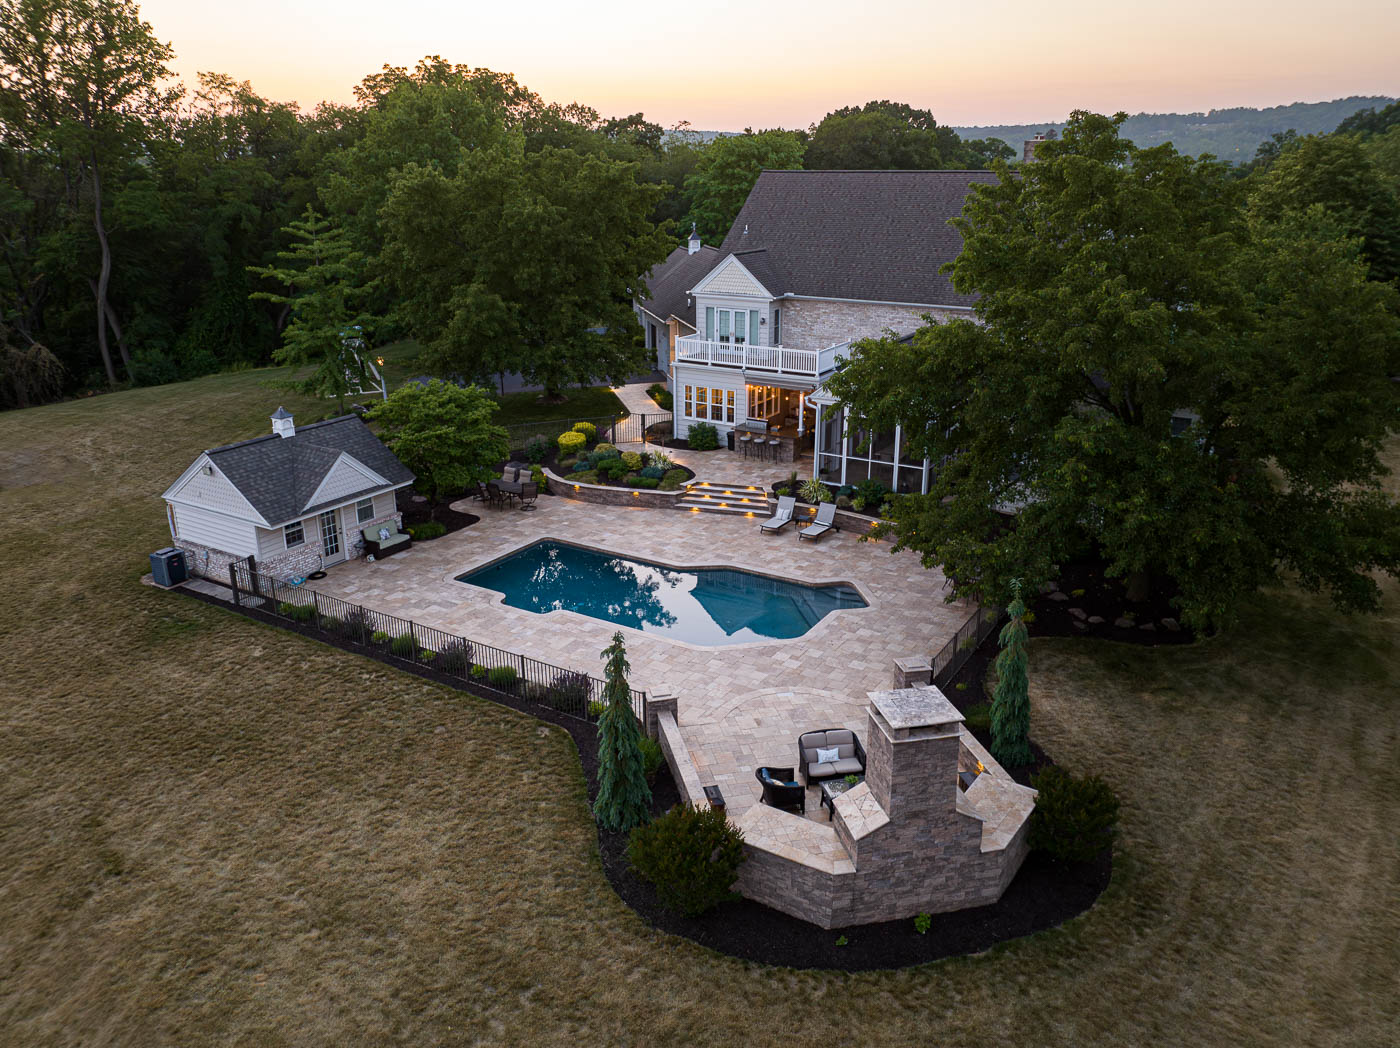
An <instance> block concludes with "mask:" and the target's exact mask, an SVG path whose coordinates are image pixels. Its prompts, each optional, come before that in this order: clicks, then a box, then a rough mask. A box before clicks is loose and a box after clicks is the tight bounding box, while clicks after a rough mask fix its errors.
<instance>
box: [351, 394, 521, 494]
mask: <svg viewBox="0 0 1400 1048" xmlns="http://www.w3.org/2000/svg"><path fill="white" fill-rule="evenodd" d="M498 410H500V407H499V405H498V404H497V403H496V401H495V400H494V399H492V397H491V394H490V393H488V392H487V391H486V390H484V389H481V388H480V387H478V386H466V387H459V386H454V385H453V384H452V383H450V382H443V381H441V380H440V379H433V380H431V381H430V382H428V383H427V384H426V385H419V384H418V383H416V382H410V383H409V384H408V385H406V386H400V387H399V388H398V389H396V390H394V392H393V393H391V394H389V399H388V400H386V401H384V402H383V403H382V404H380V405H379V406H378V407H376V408H375V409H374V410H373V411H371V412H370V414H369V418H370V420H371V421H373V422H375V423H377V424H378V425H379V427H380V439H382V440H383V441H384V443H385V444H387V445H388V446H389V450H391V451H392V452H393V453H394V454H395V455H396V456H398V459H399V461H400V462H402V463H403V464H404V465H405V466H407V467H408V468H409V469H410V470H412V471H413V473H414V475H415V476H417V478H418V486H419V488H420V489H421V490H423V491H424V492H426V493H427V494H428V495H429V496H430V497H432V498H440V497H441V496H443V495H448V494H455V493H457V492H460V491H465V490H467V489H468V488H470V487H471V486H472V485H474V484H478V483H482V482H485V481H488V480H490V479H491V478H492V477H493V476H495V473H496V467H497V466H499V465H500V464H501V462H502V461H503V460H504V459H505V457H506V456H507V455H509V454H510V446H509V445H510V441H509V438H508V434H507V432H506V430H505V427H503V426H498V425H496V424H495V422H494V421H493V420H494V419H495V417H496V412H497V411H498Z"/></svg>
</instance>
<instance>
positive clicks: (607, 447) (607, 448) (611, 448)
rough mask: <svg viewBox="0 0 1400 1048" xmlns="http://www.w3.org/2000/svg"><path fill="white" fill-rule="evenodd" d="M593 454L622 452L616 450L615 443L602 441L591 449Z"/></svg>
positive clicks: (606, 454) (601, 454)
mask: <svg viewBox="0 0 1400 1048" xmlns="http://www.w3.org/2000/svg"><path fill="white" fill-rule="evenodd" d="M593 454H594V455H598V456H611V455H621V454H622V452H620V451H618V450H617V446H616V445H615V444H609V443H607V442H606V441H604V442H603V443H602V444H599V445H598V446H597V447H596V448H594V449H593Z"/></svg>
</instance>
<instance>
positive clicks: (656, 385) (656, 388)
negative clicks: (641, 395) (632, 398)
mask: <svg viewBox="0 0 1400 1048" xmlns="http://www.w3.org/2000/svg"><path fill="white" fill-rule="evenodd" d="M647 396H649V397H651V399H652V400H654V401H656V404H657V406H658V407H660V408H661V410H662V411H670V410H672V408H674V407H675V398H674V397H672V396H671V391H670V390H669V389H667V388H666V387H665V386H663V385H662V384H661V383H660V382H653V383H652V384H651V385H649V386H648V387H647Z"/></svg>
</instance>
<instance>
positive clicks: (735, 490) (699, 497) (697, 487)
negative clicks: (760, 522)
mask: <svg viewBox="0 0 1400 1048" xmlns="http://www.w3.org/2000/svg"><path fill="white" fill-rule="evenodd" d="M679 502H680V506H681V508H682V509H689V510H699V511H700V512H702V513H728V514H745V513H751V514H753V515H754V516H758V515H759V514H763V515H765V516H766V515H767V514H768V513H770V512H771V511H772V505H773V504H772V502H770V501H769V499H768V493H767V492H765V491H763V490H762V489H761V488H753V487H749V486H747V485H743V484H735V485H732V486H731V485H725V484H713V483H710V482H708V481H702V482H701V483H699V484H692V485H691V486H690V487H689V488H687V489H686V493H685V494H684V495H683V496H682V497H681V498H680V500H679Z"/></svg>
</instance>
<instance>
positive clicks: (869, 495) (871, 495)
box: [856, 477, 890, 506]
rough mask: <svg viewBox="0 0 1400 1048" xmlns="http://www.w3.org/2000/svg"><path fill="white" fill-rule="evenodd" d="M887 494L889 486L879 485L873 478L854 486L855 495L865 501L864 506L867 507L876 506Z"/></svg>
mask: <svg viewBox="0 0 1400 1048" xmlns="http://www.w3.org/2000/svg"><path fill="white" fill-rule="evenodd" d="M889 493H890V489H889V486H888V485H886V484H881V483H880V482H879V481H878V480H876V479H875V478H874V477H869V478H867V479H865V480H862V481H861V482H860V483H859V484H857V485H856V494H857V495H859V496H860V497H861V498H863V499H865V504H866V505H867V506H878V505H879V504H880V502H881V500H883V499H884V497H885V496H886V495H888V494H889Z"/></svg>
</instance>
